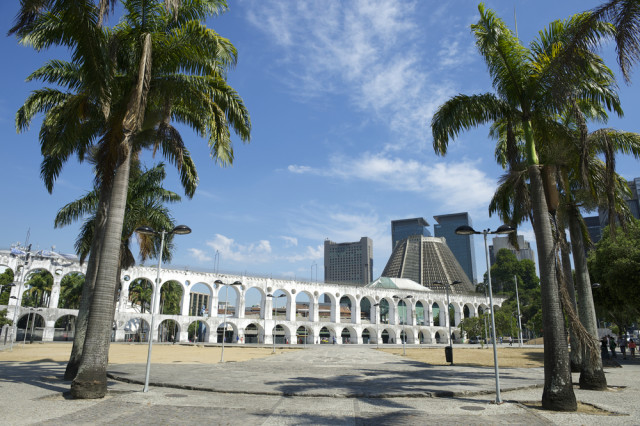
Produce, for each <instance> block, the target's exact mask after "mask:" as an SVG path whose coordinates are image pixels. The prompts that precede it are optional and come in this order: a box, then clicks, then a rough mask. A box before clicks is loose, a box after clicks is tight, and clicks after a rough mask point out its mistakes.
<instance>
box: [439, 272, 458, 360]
mask: <svg viewBox="0 0 640 426" xmlns="http://www.w3.org/2000/svg"><path fill="white" fill-rule="evenodd" d="M433 283H434V284H436V285H442V286H444V288H445V290H446V292H447V322H448V323H449V352H450V353H451V365H453V338H451V315H449V305H450V304H451V303H449V287H451V286H452V285H458V284H462V281H458V280H455V281H454V282H452V283H451V284H445V283H443V282H442V281H434V282H433ZM454 315H455V314H454Z"/></svg>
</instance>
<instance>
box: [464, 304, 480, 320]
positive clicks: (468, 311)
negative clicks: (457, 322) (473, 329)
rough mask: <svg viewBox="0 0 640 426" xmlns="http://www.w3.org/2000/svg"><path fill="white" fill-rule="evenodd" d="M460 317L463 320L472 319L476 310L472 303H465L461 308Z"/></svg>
mask: <svg viewBox="0 0 640 426" xmlns="http://www.w3.org/2000/svg"><path fill="white" fill-rule="evenodd" d="M462 315H463V318H473V317H475V316H477V315H476V308H475V307H474V306H473V303H470V302H469V303H465V304H464V306H463V307H462Z"/></svg>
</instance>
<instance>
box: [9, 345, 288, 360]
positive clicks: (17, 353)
mask: <svg viewBox="0 0 640 426" xmlns="http://www.w3.org/2000/svg"><path fill="white" fill-rule="evenodd" d="M148 350H149V346H148V345H146V344H132V343H114V344H112V345H111V347H110V348H109V364H111V365H113V364H141V363H146V362H147V353H148ZM290 350H297V349H289V348H286V349H280V348H276V354H279V353H282V352H284V351H290ZM221 351H222V348H221V347H217V346H216V347H214V346H203V345H164V344H154V345H153V350H152V353H151V361H152V362H154V363H157V364H174V363H175V364H178V363H180V364H215V363H217V362H219V361H220V352H221ZM70 355H71V342H69V343H34V344H27V345H21V344H18V345H14V346H13V351H9V350H8V349H7V350H4V351H2V352H0V361H20V362H67V361H69V356H70ZM271 355H272V348H255V347H246V346H245V347H239V346H225V348H224V360H225V361H226V362H233V361H235V362H241V361H248V360H250V359H255V358H265V357H269V356H271Z"/></svg>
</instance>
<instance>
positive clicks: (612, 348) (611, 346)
mask: <svg viewBox="0 0 640 426" xmlns="http://www.w3.org/2000/svg"><path fill="white" fill-rule="evenodd" d="M616 346H618V345H616V341H615V339H614V338H613V336H609V350H610V351H611V358H615V357H616Z"/></svg>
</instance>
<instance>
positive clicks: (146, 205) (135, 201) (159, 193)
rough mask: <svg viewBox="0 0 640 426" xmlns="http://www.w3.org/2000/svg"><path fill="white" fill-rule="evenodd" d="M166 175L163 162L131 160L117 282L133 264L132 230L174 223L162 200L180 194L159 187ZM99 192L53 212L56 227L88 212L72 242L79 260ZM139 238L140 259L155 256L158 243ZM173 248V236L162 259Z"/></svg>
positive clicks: (81, 326)
mask: <svg viewBox="0 0 640 426" xmlns="http://www.w3.org/2000/svg"><path fill="white" fill-rule="evenodd" d="M165 177H166V172H165V169H164V165H163V164H159V165H157V166H156V167H154V168H152V169H148V170H147V169H145V170H141V169H140V165H139V162H137V161H136V162H134V167H133V173H132V174H131V176H130V184H129V194H128V196H127V207H126V209H127V213H126V220H125V224H124V228H123V231H122V245H121V249H120V256H121V259H120V265H119V269H118V272H117V277H116V280H117V281H118V282H119V278H118V277H119V276H120V270H121V269H126V268H130V267H132V266H134V265H135V256H134V255H133V253H132V252H131V247H130V242H131V237H132V236H133V233H134V230H135V229H136V228H137V227H139V226H151V227H153V228H155V229H171V228H173V226H174V223H173V220H172V218H171V217H170V215H169V212H168V210H167V209H166V208H165V207H164V206H163V203H164V202H177V201H180V196H179V195H177V194H175V193H174V192H171V191H168V190H165V189H164V188H163V187H162V182H163V180H164V179H165ZM99 193H100V190H99V188H94V190H93V191H91V192H89V193H87V194H86V195H85V196H84V197H82V198H80V199H78V200H76V201H73V202H71V203H69V204H67V205H66V206H64V207H63V208H62V209H60V211H59V212H58V214H57V215H56V219H55V227H62V226H66V225H69V224H71V223H73V222H75V221H77V220H79V219H80V218H81V217H83V216H87V215H89V218H88V219H87V220H85V222H84V224H83V226H82V228H81V230H80V235H79V236H78V238H77V239H76V244H75V248H76V252H77V254H78V256H79V257H80V261H83V260H84V259H86V257H87V256H88V255H89V254H90V253H91V246H92V243H93V241H95V238H94V235H95V229H96V228H97V227H98V226H97V222H98V221H99V219H98V217H99V197H100V196H99ZM141 242H142V243H143V244H141V245H140V260H141V261H144V260H146V259H148V258H149V257H153V256H157V252H158V250H159V248H158V247H156V246H155V245H154V244H153V243H152V242H150V241H149V240H148V239H147V240H144V241H142V240H141ZM172 249H173V244H172V238H171V237H169V238H167V242H166V244H165V247H164V253H163V259H164V260H165V261H170V260H171V251H172ZM85 291H91V290H90V289H89V290H85ZM115 298H116V296H115V295H114V299H115ZM114 309H115V301H114ZM81 313H82V311H81V312H80V313H79V316H78V324H77V326H76V335H75V337H74V344H73V348H72V351H71V356H70V358H69V362H68V364H67V368H66V371H65V377H66V378H67V379H68V380H73V378H74V377H75V375H76V374H77V368H78V365H79V363H80V360H81V356H82V349H81V348H82V347H83V345H84V336H85V332H86V326H87V320H88V317H87V315H81Z"/></svg>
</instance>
